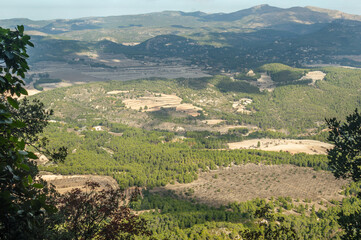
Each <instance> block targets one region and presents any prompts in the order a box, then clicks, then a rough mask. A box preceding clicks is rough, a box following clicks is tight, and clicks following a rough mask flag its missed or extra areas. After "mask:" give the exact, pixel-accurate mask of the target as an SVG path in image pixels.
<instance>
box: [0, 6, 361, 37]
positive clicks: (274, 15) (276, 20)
mask: <svg viewBox="0 0 361 240" xmlns="http://www.w3.org/2000/svg"><path fill="white" fill-rule="evenodd" d="M336 19H346V20H356V21H361V16H360V15H352V14H347V13H343V12H340V11H337V10H329V9H323V8H317V7H292V8H278V7H273V6H269V5H267V4H264V5H258V6H255V7H251V8H248V9H243V10H239V11H236V12H232V13H212V14H207V13H203V12H200V11H198V12H189V13H188V12H181V11H164V12H156V13H148V14H138V15H123V16H111V17H87V18H78V19H57V20H42V21H33V20H30V19H25V18H24V19H19V18H18V19H5V20H0V26H2V27H15V26H16V25H19V24H23V25H26V29H27V30H36V31H40V32H44V33H47V34H60V33H67V32H72V31H82V30H94V29H100V28H104V29H111V28H118V27H123V28H124V27H125V28H127V27H128V28H132V27H135V26H138V27H139V26H142V27H148V28H149V27H171V26H172V25H173V26H174V25H176V26H177V25H178V26H180V25H179V23H180V22H181V23H182V26H185V27H204V26H205V24H204V23H205V22H208V23H210V24H211V26H210V27H219V26H217V25H219V22H225V23H228V24H230V25H231V27H241V28H251V29H254V28H272V29H276V30H277V29H278V27H277V26H283V25H286V24H291V25H290V26H292V23H293V24H302V25H312V24H325V23H330V22H332V21H334V20H336ZM208 25H209V24H208ZM278 30H291V29H285V28H284V27H283V28H282V29H278Z"/></svg>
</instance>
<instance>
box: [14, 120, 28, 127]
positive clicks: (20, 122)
mask: <svg viewBox="0 0 361 240" xmlns="http://www.w3.org/2000/svg"><path fill="white" fill-rule="evenodd" d="M11 126H12V127H14V128H24V127H26V124H25V123H24V122H22V121H19V120H16V121H13V123H12V124H11Z"/></svg>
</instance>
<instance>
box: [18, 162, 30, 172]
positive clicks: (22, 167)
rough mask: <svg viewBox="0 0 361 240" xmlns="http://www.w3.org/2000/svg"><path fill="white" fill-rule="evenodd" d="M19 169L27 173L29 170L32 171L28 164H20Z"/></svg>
mask: <svg viewBox="0 0 361 240" xmlns="http://www.w3.org/2000/svg"><path fill="white" fill-rule="evenodd" d="M18 167H19V168H21V169H23V170H25V171H29V170H30V168H29V166H28V165H26V164H24V163H20V164H19V165H18Z"/></svg>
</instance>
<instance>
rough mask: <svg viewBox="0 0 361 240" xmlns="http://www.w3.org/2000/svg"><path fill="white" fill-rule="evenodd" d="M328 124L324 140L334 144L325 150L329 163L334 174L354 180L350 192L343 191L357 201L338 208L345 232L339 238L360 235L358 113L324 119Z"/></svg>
mask: <svg viewBox="0 0 361 240" xmlns="http://www.w3.org/2000/svg"><path fill="white" fill-rule="evenodd" d="M326 122H327V124H328V126H329V128H330V130H331V131H330V135H329V137H328V140H329V141H330V142H332V143H333V144H334V145H335V146H334V147H333V148H332V149H331V150H329V152H328V158H329V159H330V162H329V166H330V168H331V170H332V171H333V174H334V175H335V177H337V178H351V179H352V180H353V181H355V182H356V183H358V185H356V184H354V185H353V186H352V187H355V186H357V187H358V188H356V189H354V192H351V191H349V190H348V191H346V194H348V195H351V197H350V200H351V201H353V203H354V204H357V205H358V208H357V209H352V208H351V209H350V208H349V206H348V205H346V204H345V203H343V205H345V206H344V208H343V209H342V211H341V212H340V214H339V216H340V218H339V220H338V222H339V224H340V225H341V227H342V228H343V229H344V231H345V234H344V235H343V236H342V239H360V238H361V230H360V229H361V210H360V209H361V200H360V199H361V193H360V180H361V157H360V154H361V115H360V113H359V112H358V110H357V109H356V110H355V112H354V113H352V114H350V115H348V116H347V117H346V122H344V123H342V124H341V122H340V121H338V120H337V119H336V118H331V119H326Z"/></svg>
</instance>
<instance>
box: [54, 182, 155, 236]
mask: <svg viewBox="0 0 361 240" xmlns="http://www.w3.org/2000/svg"><path fill="white" fill-rule="evenodd" d="M99 188H100V185H99V183H96V182H87V183H86V184H85V189H86V190H85V191H83V190H82V189H80V188H75V189H73V190H71V191H70V192H68V193H65V194H64V195H62V196H59V198H58V199H57V205H58V206H59V213H58V216H57V218H58V220H60V226H61V227H60V229H65V233H63V235H65V236H67V238H69V239H84V240H85V239H130V238H131V237H133V236H134V235H148V236H150V235H151V233H150V232H149V231H148V230H147V222H146V221H145V220H144V219H142V218H140V217H139V216H136V215H134V214H132V213H131V211H130V209H129V208H128V207H127V206H126V205H124V203H123V202H124V201H125V195H124V192H123V191H121V190H120V189H119V188H118V189H113V188H111V187H110V186H109V185H107V186H106V187H105V188H104V189H102V190H100V189H99ZM138 193H139V192H135V193H134V194H133V195H132V198H131V199H130V200H131V201H132V200H134V201H136V200H137V196H138ZM59 216H60V219H59ZM57 228H59V225H58V226H57Z"/></svg>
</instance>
